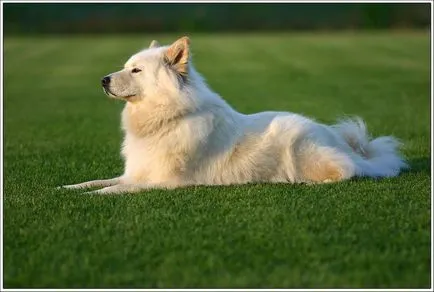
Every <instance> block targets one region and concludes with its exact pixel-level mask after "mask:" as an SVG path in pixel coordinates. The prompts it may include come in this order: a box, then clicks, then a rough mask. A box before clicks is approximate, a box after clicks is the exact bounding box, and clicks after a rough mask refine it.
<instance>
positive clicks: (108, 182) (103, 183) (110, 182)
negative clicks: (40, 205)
mask: <svg viewBox="0 0 434 292" xmlns="http://www.w3.org/2000/svg"><path fill="white" fill-rule="evenodd" d="M121 178H122V177H115V178H111V179H99V180H92V181H88V182H84V183H80V184H75V185H65V186H61V187H58V188H57V189H87V188H93V187H110V186H114V185H117V184H119V183H121Z"/></svg>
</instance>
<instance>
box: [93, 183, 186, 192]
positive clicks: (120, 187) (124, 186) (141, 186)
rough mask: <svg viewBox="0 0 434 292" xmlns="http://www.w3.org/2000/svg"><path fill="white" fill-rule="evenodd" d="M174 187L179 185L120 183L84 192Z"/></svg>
mask: <svg viewBox="0 0 434 292" xmlns="http://www.w3.org/2000/svg"><path fill="white" fill-rule="evenodd" d="M176 187H181V185H175V184H147V183H143V184H120V185H115V186H110V187H106V188H103V189H100V190H96V191H91V192H86V194H99V195H107V194H123V193H137V192H140V191H145V190H150V189H174V188H176Z"/></svg>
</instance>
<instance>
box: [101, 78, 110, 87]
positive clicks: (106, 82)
mask: <svg viewBox="0 0 434 292" xmlns="http://www.w3.org/2000/svg"><path fill="white" fill-rule="evenodd" d="M101 84H102V86H107V85H109V84H110V76H106V77H104V78H103V79H101Z"/></svg>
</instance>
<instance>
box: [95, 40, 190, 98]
mask: <svg viewBox="0 0 434 292" xmlns="http://www.w3.org/2000/svg"><path fill="white" fill-rule="evenodd" d="M189 59H190V41H189V39H188V37H182V38H180V39H178V40H177V41H175V42H174V43H173V44H172V45H170V46H164V47H163V46H160V45H159V44H158V42H157V41H155V40H154V41H152V42H151V45H150V46H149V48H148V49H145V50H143V51H141V52H139V53H137V54H135V55H133V56H132V57H131V58H130V59H129V60H128V61H127V62H126V63H125V65H124V69H122V70H120V71H117V72H114V73H111V74H109V75H107V76H105V77H103V78H102V80H101V83H102V86H103V89H104V92H105V93H106V94H107V95H108V96H110V97H113V98H117V99H122V100H126V101H132V102H135V101H140V100H143V99H146V98H147V97H155V96H161V95H173V94H174V93H176V92H178V91H179V90H180V89H181V88H182V87H183V86H184V85H185V84H186V83H187V82H188V77H189V76H188V75H189Z"/></svg>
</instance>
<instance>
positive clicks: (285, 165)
mask: <svg viewBox="0 0 434 292" xmlns="http://www.w3.org/2000/svg"><path fill="white" fill-rule="evenodd" d="M101 82H102V87H103V89H104V92H105V93H106V94H107V95H108V96H109V97H112V98H115V99H120V100H123V101H125V102H126V104H125V108H124V110H123V112H122V128H123V130H124V132H125V137H124V141H123V145H122V151H121V152H122V156H123V157H124V160H125V170H124V173H123V174H122V175H121V176H119V177H116V178H113V179H105V180H94V181H90V182H85V183H81V184H76V185H67V186H64V187H65V188H69V189H76V188H91V187H100V189H98V190H96V191H92V192H89V193H96V194H113V193H127V192H128V193H131V192H139V191H144V190H148V189H153V188H165V189H171V188H177V187H184V186H189V185H231V184H246V183H259V182H269V183H314V184H315V183H330V182H339V181H342V180H346V179H349V178H351V177H354V176H367V177H375V178H379V177H393V176H396V175H398V174H399V173H400V171H401V170H402V169H403V168H406V167H407V164H406V162H405V161H404V159H403V158H402V156H400V154H399V152H398V148H399V145H400V144H399V142H398V141H397V140H396V139H395V138H393V137H390V136H387V137H379V138H376V139H370V137H369V136H368V134H367V131H366V127H365V124H364V122H363V121H362V120H361V119H360V118H354V119H346V120H341V121H340V122H338V123H337V124H334V125H324V124H321V123H318V122H315V121H314V120H312V119H309V118H307V117H304V116H302V115H298V114H295V113H290V112H271V111H268V112H261V113H257V114H251V115H245V114H242V113H239V112H237V111H236V110H234V109H233V108H232V107H231V106H230V105H228V104H227V103H226V102H225V101H224V100H223V99H222V98H221V97H220V96H219V95H218V94H217V93H215V92H214V91H212V90H211V89H210V87H209V86H208V85H207V84H206V83H205V81H204V79H203V78H202V77H201V75H200V74H199V73H198V72H197V71H196V70H195V68H194V66H193V64H192V57H191V47H190V40H189V38H188V37H182V38H180V39H178V40H177V41H175V42H174V43H173V44H171V45H169V46H160V45H159V44H158V43H157V42H156V41H152V43H151V45H150V47H149V48H147V49H145V50H143V51H140V52H139V53H137V54H135V55H133V56H132V57H131V58H130V59H129V60H128V61H127V62H126V64H125V66H124V69H122V70H120V71H118V72H114V73H111V74H109V75H107V76H105V77H104V78H103V79H102V81H101Z"/></svg>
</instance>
